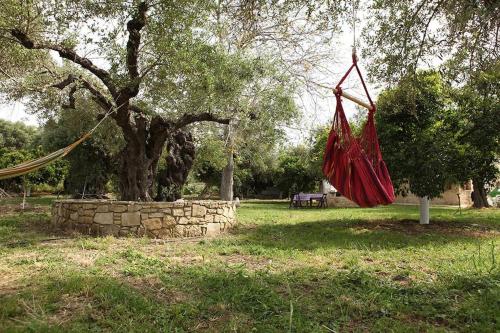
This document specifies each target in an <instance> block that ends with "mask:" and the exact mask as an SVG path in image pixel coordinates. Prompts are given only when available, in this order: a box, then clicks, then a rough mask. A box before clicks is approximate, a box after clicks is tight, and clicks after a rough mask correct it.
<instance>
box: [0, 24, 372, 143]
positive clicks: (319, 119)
mask: <svg viewBox="0 0 500 333" xmlns="http://www.w3.org/2000/svg"><path fill="white" fill-rule="evenodd" d="M360 30H361V29H358V31H360ZM358 40H359V39H358ZM351 46H352V31H351V29H350V28H349V27H346V31H345V32H343V33H341V34H340V35H339V38H338V44H337V46H336V49H337V50H339V52H336V53H335V54H332V63H331V64H330V65H329V67H330V68H332V69H333V72H334V73H333V74H332V77H331V78H328V79H327V80H324V79H323V80H322V83H326V84H328V85H329V86H335V84H336V83H337V82H338V80H340V78H341V77H342V75H343V74H344V73H345V71H346V70H347V69H348V68H349V66H350V65H351ZM358 49H359V46H358ZM57 58H58V56H57V55H55V59H57ZM57 60H59V59H57ZM92 60H93V61H94V62H95V63H96V64H97V65H98V66H103V67H107V64H101V63H100V62H102V60H101V61H100V59H92ZM367 65H368V64H366V63H365V62H364V61H363V59H360V67H361V70H362V72H363V71H364V72H365V73H366V66H367ZM351 76H352V77H353V78H354V77H355V76H356V75H355V73H352V74H351ZM365 80H367V78H366V77H365ZM326 81H327V82H326ZM367 84H368V87H369V90H370V93H371V95H372V98H373V99H374V100H375V99H376V96H377V93H378V91H376V90H375V89H374V86H373V84H371V82H369V81H368V82H367ZM370 88H371V89H370ZM344 89H345V90H346V89H349V92H350V93H354V94H355V95H358V96H363V93H362V90H361V89H362V88H361V85H360V84H359V82H357V81H350V82H349V81H347V82H346V84H345V87H344ZM325 96H328V97H325V98H319V97H312V96H310V95H308V94H304V95H303V96H298V97H297V99H296V101H297V104H298V105H299V107H300V109H301V113H302V114H303V117H302V120H301V123H300V124H297V125H295V126H292V127H286V128H285V129H286V132H287V134H288V137H289V141H290V143H298V142H304V140H307V139H309V138H310V131H311V130H313V129H314V128H316V127H317V126H318V125H320V124H327V123H329V122H330V121H331V119H332V117H333V113H334V111H335V98H334V96H333V94H332V93H331V92H328V91H326V90H325ZM344 107H345V110H346V114H347V117H348V118H349V117H351V116H352V115H353V114H354V112H355V106H354V103H351V102H349V101H345V104H344ZM25 110H26V108H25V106H24V105H23V104H22V103H11V104H2V103H1V102H0V118H3V119H7V120H10V121H22V122H24V123H26V124H30V125H38V124H39V121H38V119H37V117H36V116H34V115H30V114H27V113H26V112H25Z"/></svg>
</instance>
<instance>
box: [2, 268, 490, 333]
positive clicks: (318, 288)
mask: <svg viewBox="0 0 500 333" xmlns="http://www.w3.org/2000/svg"><path fill="white" fill-rule="evenodd" d="M152 273H153V274H154V275H155V277H154V278H155V281H156V282H155V283H154V284H150V285H148V284H147V283H145V281H147V279H148V278H151V277H150V276H143V277H138V278H137V279H136V280H135V281H131V280H130V279H126V278H125V277H123V276H119V275H116V274H114V275H113V276H108V275H103V274H102V273H98V272H93V273H92V272H82V271H64V272H59V273H57V274H56V273H51V274H50V273H49V274H46V275H44V276H40V275H32V276H30V279H29V281H27V282H28V283H27V285H28V286H29V287H27V288H26V289H24V290H22V291H20V292H18V293H16V294H13V295H8V296H4V297H0V320H1V322H2V323H3V326H4V329H6V330H7V331H8V330H9V329H10V330H12V331H14V330H16V331H64V332H67V331H73V332H82V331H96V330H105V331H127V332H133V331H137V332H159V331H164V332H174V331H175V332H189V331H202V332H229V331H233V330H234V328H237V330H238V331H242V332H247V331H251V330H252V329H254V330H256V331H258V332H284V331H288V330H289V329H290V325H291V328H292V331H294V332H324V331H325V326H326V327H327V328H330V329H331V330H339V331H371V332H386V331H391V330H393V331H405V332H421V331H427V330H429V329H431V328H434V329H436V328H441V329H451V330H456V331H461V330H463V331H495V327H496V328H498V326H497V325H498V324H499V323H498V322H497V321H496V319H495V318H496V317H495V311H496V310H498V305H499V304H498V298H497V297H496V296H498V290H495V289H494V288H493V287H494V281H498V280H499V279H500V275H499V274H498V273H496V274H494V275H490V276H479V277H476V276H459V275H456V276H447V277H443V278H442V279H441V280H438V281H436V282H434V283H430V284H429V283H421V284H417V283H415V284H410V285H400V284H398V283H397V282H394V281H391V280H387V279H384V278H380V277H377V276H375V275H372V274H369V273H367V272H365V271H361V270H355V269H354V270H349V271H333V270H319V269H312V268H309V269H293V270H289V271H286V272H273V273H271V272H249V271H246V270H244V269H242V268H233V269H229V268H222V267H219V266H209V265H200V266H191V267H189V266H187V267H186V266H184V267H172V268H166V269H164V270H162V271H159V272H152ZM141 279H142V280H141ZM470 290H474V292H473V293H472V292H470ZM174 294H177V295H182V296H181V297H179V296H178V297H172V295H174ZM292 309H293V312H292ZM326 331H327V330H326Z"/></svg>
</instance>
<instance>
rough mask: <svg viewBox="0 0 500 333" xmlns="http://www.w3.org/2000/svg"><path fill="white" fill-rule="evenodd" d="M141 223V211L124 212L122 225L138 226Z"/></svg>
mask: <svg viewBox="0 0 500 333" xmlns="http://www.w3.org/2000/svg"><path fill="white" fill-rule="evenodd" d="M140 224H141V213H139V212H128V213H122V226H124V227H130V226H137V225H140Z"/></svg>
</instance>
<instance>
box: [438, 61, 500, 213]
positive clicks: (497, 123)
mask: <svg viewBox="0 0 500 333" xmlns="http://www.w3.org/2000/svg"><path fill="white" fill-rule="evenodd" d="M499 95H500V62H498V61H497V62H496V63H494V64H493V65H492V66H490V68H488V69H486V70H485V71H480V72H478V73H476V74H475V75H473V76H471V79H470V80H469V82H468V83H467V84H466V85H465V86H463V87H460V88H458V89H456V90H455V91H454V93H453V98H454V101H455V104H456V112H455V113H450V114H449V118H448V119H446V123H447V124H448V126H450V127H451V130H452V131H454V133H455V135H456V140H457V142H458V145H459V146H458V147H457V150H458V152H459V158H458V161H457V164H456V166H457V167H456V168H455V171H456V172H457V178H458V179H460V180H461V181H463V182H465V181H468V180H470V179H472V183H473V187H474V191H473V195H472V200H473V204H474V207H476V208H482V207H488V206H489V204H488V200H487V198H486V194H487V190H486V187H487V186H489V185H493V183H494V181H495V180H496V179H497V177H498V174H499V169H498V165H499V164H498V163H499V162H500V160H499V158H500V131H499V129H500V118H499V115H500V106H499V105H500V104H499V100H498V96H499Z"/></svg>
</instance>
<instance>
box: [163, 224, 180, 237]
mask: <svg viewBox="0 0 500 333" xmlns="http://www.w3.org/2000/svg"><path fill="white" fill-rule="evenodd" d="M158 237H160V238H176V237H182V229H179V228H177V227H175V226H170V227H168V228H161V229H160V230H158Z"/></svg>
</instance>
